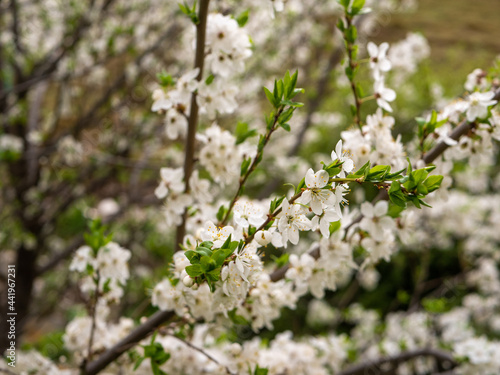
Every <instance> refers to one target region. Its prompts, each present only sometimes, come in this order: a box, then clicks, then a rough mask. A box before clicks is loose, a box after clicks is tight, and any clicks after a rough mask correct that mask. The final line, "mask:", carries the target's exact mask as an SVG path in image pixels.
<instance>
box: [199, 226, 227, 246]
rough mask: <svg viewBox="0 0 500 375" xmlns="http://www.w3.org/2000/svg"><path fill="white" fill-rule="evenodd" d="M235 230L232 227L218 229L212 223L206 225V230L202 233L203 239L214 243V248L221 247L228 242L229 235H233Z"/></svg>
mask: <svg viewBox="0 0 500 375" xmlns="http://www.w3.org/2000/svg"><path fill="white" fill-rule="evenodd" d="M233 232H234V228H233V227H231V226H229V225H228V226H225V227H223V228H220V227H216V226H215V224H214V223H212V222H211V221H207V222H206V223H205V230H204V231H203V232H202V233H201V239H202V240H203V241H212V242H213V243H214V247H215V248H217V247H221V246H222V245H224V242H226V240H227V238H228V237H229V235H231V234H233Z"/></svg>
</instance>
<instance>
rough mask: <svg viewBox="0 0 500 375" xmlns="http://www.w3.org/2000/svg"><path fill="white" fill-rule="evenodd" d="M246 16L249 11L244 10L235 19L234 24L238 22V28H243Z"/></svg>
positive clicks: (246, 20)
mask: <svg viewBox="0 0 500 375" xmlns="http://www.w3.org/2000/svg"><path fill="white" fill-rule="evenodd" d="M248 14H249V11H248V9H247V10H245V11H244V12H241V13H240V14H239V15H238V16H237V17H236V22H238V26H239V27H243V26H245V25H246V23H247V22H248Z"/></svg>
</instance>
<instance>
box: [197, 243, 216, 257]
mask: <svg viewBox="0 0 500 375" xmlns="http://www.w3.org/2000/svg"><path fill="white" fill-rule="evenodd" d="M195 252H196V253H198V254H200V255H201V256H208V257H210V256H212V250H210V249H209V248H207V247H204V246H198V247H197V248H196V250H195Z"/></svg>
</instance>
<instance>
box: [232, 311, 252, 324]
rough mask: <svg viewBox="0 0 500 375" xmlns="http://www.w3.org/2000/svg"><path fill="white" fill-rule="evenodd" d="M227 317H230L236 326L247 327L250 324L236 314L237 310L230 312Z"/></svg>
mask: <svg viewBox="0 0 500 375" xmlns="http://www.w3.org/2000/svg"><path fill="white" fill-rule="evenodd" d="M227 315H228V316H229V319H231V321H232V322H233V323H234V324H239V325H247V324H248V322H247V320H246V319H245V318H244V317H242V316H241V315H238V314H236V309H233V310H231V311H228V313H227Z"/></svg>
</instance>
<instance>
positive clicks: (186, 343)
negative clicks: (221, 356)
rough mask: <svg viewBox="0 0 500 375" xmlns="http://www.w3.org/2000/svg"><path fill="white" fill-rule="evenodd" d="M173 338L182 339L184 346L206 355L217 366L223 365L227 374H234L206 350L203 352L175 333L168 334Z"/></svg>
mask: <svg viewBox="0 0 500 375" xmlns="http://www.w3.org/2000/svg"><path fill="white" fill-rule="evenodd" d="M170 336H172V337H174V338H176V339H177V340H179V341H182V342H183V343H184V344H185V345H186V346H189V347H190V348H191V349H194V350H196V351H197V352H199V353H201V354H203V355H204V356H205V357H207V358H208V359H209V360H211V361H212V362H213V363H215V364H216V365H217V366H220V367H224V368H225V369H226V372H227V373H228V374H229V375H235V373H234V372H231V370H230V369H229V367H227V366H224V365H223V364H221V363H220V362H219V361H218V360H216V359H215V358H214V357H212V356H211V355H210V354H208V353H207V352H205V351H204V350H203V349H201V348H199V347H197V346H195V345H193V344H191V343H190V342H189V341H186V340H184V339H182V338H180V337H178V336H175V335H170Z"/></svg>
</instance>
